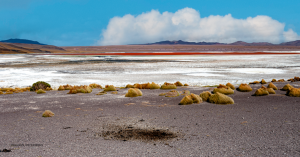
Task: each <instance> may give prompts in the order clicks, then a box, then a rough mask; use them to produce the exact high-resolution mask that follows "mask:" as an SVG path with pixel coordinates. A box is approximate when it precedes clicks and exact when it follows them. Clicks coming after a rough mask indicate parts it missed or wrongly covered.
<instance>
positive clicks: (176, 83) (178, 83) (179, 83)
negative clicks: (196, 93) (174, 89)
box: [174, 81, 183, 86]
mask: <svg viewBox="0 0 300 157" xmlns="http://www.w3.org/2000/svg"><path fill="white" fill-rule="evenodd" d="M174 84H175V85H176V86H183V84H182V83H181V82H179V81H177V82H175V83H174Z"/></svg>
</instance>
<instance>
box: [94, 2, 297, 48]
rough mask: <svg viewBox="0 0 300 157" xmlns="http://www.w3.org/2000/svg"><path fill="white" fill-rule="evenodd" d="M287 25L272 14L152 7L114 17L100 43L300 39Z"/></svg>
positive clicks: (226, 41)
mask: <svg viewBox="0 0 300 157" xmlns="http://www.w3.org/2000/svg"><path fill="white" fill-rule="evenodd" d="M284 27H285V24H284V23H280V22H278V21H277V20H274V19H272V18H271V17H269V16H261V15H260V16H256V17H248V18H247V19H236V18H233V17H232V16H231V14H228V15H225V16H219V15H211V16H209V17H203V18H201V17H200V13H199V12H198V11H196V10H195V9H193V8H184V9H181V10H178V11H177V12H175V13H171V12H163V13H160V12H159V11H157V10H152V11H150V12H147V13H142V14H140V15H138V16H133V15H130V14H127V15H125V16H123V17H114V18H112V19H110V21H109V23H108V25H107V28H106V29H105V30H103V31H102V35H101V36H102V37H101V39H100V40H99V41H98V42H97V44H98V45H122V44H144V43H152V42H157V41H164V40H171V41H172V40H184V41H190V42H192V41H193V42H202V41H206V42H223V43H232V42H235V41H245V42H270V43H274V44H278V43H281V42H286V41H291V40H298V39H300V36H299V35H298V34H297V33H296V32H294V31H293V30H292V29H290V30H288V31H284Z"/></svg>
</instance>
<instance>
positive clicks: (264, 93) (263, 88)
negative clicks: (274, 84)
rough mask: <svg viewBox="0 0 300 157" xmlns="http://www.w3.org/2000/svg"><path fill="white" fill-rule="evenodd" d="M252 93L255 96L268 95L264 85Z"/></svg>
mask: <svg viewBox="0 0 300 157" xmlns="http://www.w3.org/2000/svg"><path fill="white" fill-rule="evenodd" d="M271 89H272V88H271ZM254 95H255V96H264V95H269V92H268V90H267V88H266V87H265V86H262V87H261V88H259V89H257V90H256V91H255V93H254Z"/></svg>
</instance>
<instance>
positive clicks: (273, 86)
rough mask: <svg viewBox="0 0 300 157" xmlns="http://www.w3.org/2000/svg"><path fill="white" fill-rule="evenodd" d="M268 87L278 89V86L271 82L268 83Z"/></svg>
mask: <svg viewBox="0 0 300 157" xmlns="http://www.w3.org/2000/svg"><path fill="white" fill-rule="evenodd" d="M268 88H273V89H274V90H278V88H277V87H276V86H275V85H274V84H273V83H272V82H270V83H269V85H268Z"/></svg>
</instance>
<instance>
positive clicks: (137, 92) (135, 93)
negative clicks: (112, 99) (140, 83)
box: [125, 88, 143, 97]
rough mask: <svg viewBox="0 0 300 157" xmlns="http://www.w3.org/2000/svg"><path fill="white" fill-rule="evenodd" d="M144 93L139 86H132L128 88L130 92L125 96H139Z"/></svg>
mask: <svg viewBox="0 0 300 157" xmlns="http://www.w3.org/2000/svg"><path fill="white" fill-rule="evenodd" d="M142 95H143V93H142V91H140V90H139V89H137V88H130V89H128V92H127V93H126V94H125V97H138V96H142Z"/></svg>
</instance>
